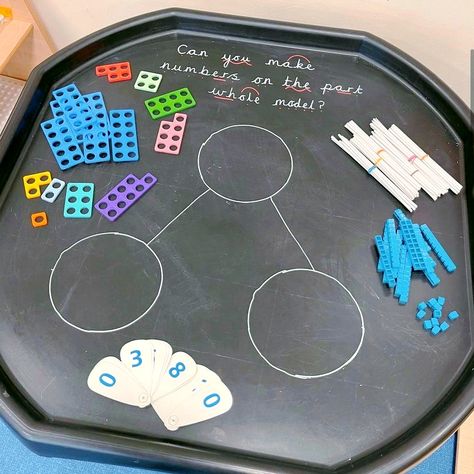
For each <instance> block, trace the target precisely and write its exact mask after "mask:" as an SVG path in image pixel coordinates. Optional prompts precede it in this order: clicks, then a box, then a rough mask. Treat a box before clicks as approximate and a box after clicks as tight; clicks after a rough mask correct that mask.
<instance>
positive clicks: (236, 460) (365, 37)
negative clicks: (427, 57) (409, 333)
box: [0, 8, 474, 473]
mask: <svg viewBox="0 0 474 474" xmlns="http://www.w3.org/2000/svg"><path fill="white" fill-rule="evenodd" d="M144 25H148V26H151V25H153V26H154V27H155V30H156V31H155V30H153V31H147V33H146V35H147V36H151V35H152V34H157V33H160V32H161V33H167V32H168V33H169V32H172V31H181V32H187V33H198V32H200V33H205V34H206V33H207V34H216V35H221V36H222V35H225V36H229V37H231V38H235V39H239V37H241V35H239V34H238V33H239V31H240V33H242V31H241V30H242V29H246V30H250V31H251V33H250V34H247V36H246V38H247V39H248V38H253V39H258V40H265V41H268V42H277V43H278V42H279V43H282V39H281V33H283V32H284V33H288V34H290V35H291V38H288V39H285V41H284V42H285V43H286V44H290V45H291V44H294V45H295V46H299V47H304V46H307V47H312V48H326V49H329V50H330V49H339V50H340V49H343V50H345V51H348V52H353V53H358V54H361V55H362V56H363V57H366V58H368V59H372V60H374V62H376V64H377V65H379V66H380V65H381V66H383V67H385V68H387V69H388V70H389V71H390V72H391V73H394V74H396V75H397V76H398V77H399V76H400V74H402V73H404V74H406V75H407V77H405V76H403V78H404V79H405V81H407V82H408V83H409V84H410V86H411V87H413V88H415V89H416V90H418V91H420V89H422V90H423V92H424V97H425V100H427V101H428V102H430V103H431V105H432V106H433V108H434V110H435V111H436V112H437V113H439V114H440V115H441V117H442V118H443V119H444V120H445V121H446V122H447V123H448V124H449V125H450V126H451V127H452V128H453V129H454V130H455V131H456V133H457V134H458V136H459V137H460V139H461V140H462V142H463V143H464V155H465V160H464V161H465V170H464V171H465V187H466V195H465V197H466V206H467V214H468V216H467V223H468V225H469V245H470V251H471V252H472V251H473V249H474V232H473V231H472V226H471V224H470V222H472V221H473V220H472V219H473V218H474V214H473V212H474V211H473V203H474V196H473V193H472V192H468V191H467V190H472V189H473V182H472V179H471V176H473V175H474V168H473V167H474V164H473V163H472V162H473V161H474V160H472V158H473V155H474V148H473V129H472V124H473V123H474V120H473V112H472V111H471V110H470V109H469V107H468V106H467V105H466V104H465V103H464V102H463V101H462V100H461V99H460V98H459V97H458V96H457V95H456V94H455V93H454V92H453V91H452V90H451V89H450V88H449V86H447V85H446V84H445V83H444V82H443V81H441V80H440V79H439V78H438V77H436V76H435V75H434V74H433V73H432V72H431V71H429V70H428V69H427V68H426V67H425V66H423V65H422V64H421V63H419V62H418V61H416V60H415V59H413V58H411V57H410V56H408V55H407V54H405V53H404V52H402V51H401V50H399V49H398V48H396V47H394V46H393V45H391V44H389V43H388V42H386V41H384V40H382V39H380V38H378V37H377V36H375V35H372V34H369V33H366V32H362V31H355V30H345V29H338V28H337V29H336V28H327V27H318V26H312V25H300V24H294V23H286V22H278V21H273V20H260V19H253V18H245V17H239V16H231V15H222V14H216V13H207V12H201V11H195V10H186V9H180V8H169V9H165V10H159V11H156V12H151V13H147V14H144V15H140V16H137V17H135V18H131V19H127V20H124V21H122V22H119V23H116V24H113V25H111V26H108V27H106V28H104V29H101V30H99V31H97V32H94V33H92V34H90V35H88V36H86V37H85V38H82V39H80V40H78V41H76V42H75V43H73V44H71V45H70V46H68V47H66V48H64V49H62V50H60V51H58V52H57V53H55V54H54V55H53V56H51V57H50V58H48V59H47V60H45V61H44V62H43V63H41V64H40V65H38V66H37V67H36V68H35V69H34V70H33V71H32V73H31V75H30V77H29V79H28V81H27V84H26V86H25V88H24V90H23V92H22V94H21V96H20V98H19V100H18V102H17V105H16V107H15V110H14V113H13V114H12V116H11V117H10V120H9V121H8V123H7V124H6V127H5V129H4V132H3V134H2V135H1V136H0V138H1V140H0V170H4V168H6V169H7V172H6V173H5V172H2V173H0V190H3V189H4V188H5V187H8V182H9V180H11V179H10V175H11V174H12V173H11V172H12V170H13V169H14V167H15V165H16V164H17V161H18V163H19V162H21V160H20V159H18V160H17V158H16V156H15V153H14V148H17V149H18V148H19V149H21V150H22V151H24V149H25V148H26V146H25V145H27V140H28V137H27V134H25V133H24V130H23V129H24V127H25V125H28V124H29V125H32V124H34V123H35V121H36V120H37V118H36V117H37V113H38V111H39V109H40V107H41V106H42V104H43V101H42V100H37V104H36V109H35V107H32V106H31V105H32V99H33V98H35V99H39V98H40V97H39V95H40V93H41V94H42V97H41V99H44V97H45V96H46V95H47V94H48V93H49V89H50V86H48V87H44V88H43V89H42V88H41V86H42V85H47V84H45V83H48V84H51V83H52V82H54V78H53V79H51V80H49V81H47V80H46V79H45V75H46V74H47V73H48V72H51V71H52V70H54V68H58V67H60V66H61V65H63V66H64V65H67V62H68V59H70V58H71V57H72V56H74V55H78V54H80V55H81V57H83V55H84V54H86V53H91V56H93V57H95V56H98V55H99V54H105V53H106V52H107V51H108V48H107V46H106V45H105V41H104V40H105V39H107V38H109V39H112V38H113V37H114V35H116V36H118V37H119V36H120V34H121V33H124V32H125V31H127V30H129V31H131V30H132V29H133V28H135V29H137V28H138V29H139V28H140V27H143V26H144ZM219 26H220V27H222V26H224V27H226V31H225V32H224V33H223V32H222V31H218V27H219ZM160 27H161V29H160ZM206 28H207V29H206ZM214 29H215V30H214ZM257 33H258V34H259V38H255V37H252V34H257ZM276 33H279V34H280V35H279V36H278V35H276ZM277 38H280V39H277ZM129 41H130V40H129V39H124V40H123V41H122V42H121V43H120V42H119V43H118V44H114V47H120V46H121V45H123V46H124V45H126V44H127V42H129ZM311 41H312V42H311ZM342 43H344V46H345V47H344V48H341V44H342ZM338 46H339V47H338ZM349 46H350V47H349ZM97 48H99V49H97ZM98 50H99V51H100V52H99V53H98V52H97V51H98ZM87 59H88V60H89V59H90V58H87ZM389 60H390V62H391V63H392V64H390V62H389ZM32 109H33V110H32ZM447 116H453V117H454V118H456V119H457V121H456V123H455V124H453V123H451V122H449V121H448V120H447ZM469 155H470V156H469ZM469 158H471V159H470V160H469ZM468 167H469V169H468ZM469 170H470V171H472V172H469ZM2 194H3V195H6V194H7V193H2ZM3 199H4V197H3V198H0V206H1V205H2V203H3ZM471 278H472V267H471ZM468 357H469V356H468ZM473 369H474V355H473V350H472V349H471V354H470V359H469V361H468V362H467V363H466V364H465V368H464V370H463V372H462V374H460V376H459V377H458V379H457V381H456V382H454V383H453V386H452V387H451V388H450V390H449V391H448V392H447V393H446V394H445V396H444V397H443V399H442V400H441V402H440V403H439V404H438V405H437V406H436V407H435V408H436V411H439V412H442V414H441V415H440V414H438V413H435V409H433V410H432V412H430V413H427V414H426V415H425V416H424V417H423V418H422V419H421V420H419V421H418V422H417V423H416V424H415V425H413V426H412V427H411V428H410V429H409V430H408V431H407V432H405V433H403V434H402V435H401V436H399V437H398V438H396V439H394V440H392V441H390V442H389V443H388V444H387V445H385V446H384V447H383V448H380V449H378V448H376V449H375V450H374V451H373V452H371V453H369V454H368V455H367V456H364V457H362V458H360V459H358V460H356V461H355V462H348V463H345V464H341V465H339V466H335V467H334V468H332V467H327V468H315V469H314V472H321V473H323V472H324V473H327V472H329V471H330V472H334V473H343V472H348V471H350V472H353V473H357V472H377V473H382V472H387V473H389V472H398V471H402V470H405V469H407V468H409V467H410V466H411V465H412V464H413V463H416V462H418V461H420V460H421V459H422V458H424V457H426V456H428V455H429V453H430V452H431V451H433V450H434V449H435V448H436V447H438V446H439V445H440V444H441V443H442V442H443V441H444V440H446V439H447V438H448V437H449V435H451V434H452V433H453V432H454V431H455V430H456V429H457V427H458V426H459V424H460V423H461V422H462V421H463V420H464V419H465V418H466V417H467V416H468V415H469V413H470V411H471V410H472V409H473V408H474V374H473V372H472V370H473ZM462 382H463V383H464V387H460V385H461V383H462ZM0 389H1V390H0V392H1V393H2V396H1V397H0V414H1V415H2V417H3V418H4V419H5V420H6V421H7V423H8V424H9V425H10V427H12V428H13V429H14V430H15V431H16V433H17V434H19V435H20V436H21V438H22V440H23V441H24V442H25V444H27V445H28V446H29V447H30V449H32V450H33V451H35V452H37V453H39V454H43V455H47V456H61V457H65V456H67V457H74V458H80V459H89V460H98V461H102V462H108V463H120V464H129V465H132V466H142V467H155V468H156V467H160V468H162V469H167V468H171V467H173V468H174V469H180V470H185V471H186V472H191V471H201V472H202V470H203V469H206V471H207V472H249V471H258V472H282V471H284V472H307V469H308V466H307V465H303V464H293V463H290V462H288V463H286V462H281V461H280V460H276V462H275V458H270V457H269V456H266V457H265V456H263V457H257V456H253V457H251V456H248V455H246V454H243V453H242V454H241V453H237V452H235V451H226V450H218V449H210V448H204V447H194V446H191V445H189V446H188V445H184V444H179V443H176V442H174V443H172V442H166V441H157V440H152V439H150V438H146V437H138V436H131V435H122V434H120V433H117V432H115V431H114V432H107V431H106V430H100V429H92V428H84V427H82V426H81V425H78V424H74V425H71V426H67V425H64V424H60V423H54V422H53V421H52V420H46V419H45V418H44V417H43V416H42V415H41V414H40V413H39V412H38V411H37V410H36V409H35V407H33V406H31V405H30V404H29V403H28V402H27V401H26V400H24V399H23V397H22V395H21V393H20V392H19V390H18V389H16V388H15V386H14V383H13V382H12V380H11V378H10V377H9V376H8V375H7V374H6V373H5V371H4V369H3V367H0ZM5 394H7V395H5ZM427 419H428V420H430V421H429V422H428V423H426V420H427ZM419 425H424V426H421V427H420V426H419ZM157 448H159V452H157ZM272 459H273V462H272Z"/></svg>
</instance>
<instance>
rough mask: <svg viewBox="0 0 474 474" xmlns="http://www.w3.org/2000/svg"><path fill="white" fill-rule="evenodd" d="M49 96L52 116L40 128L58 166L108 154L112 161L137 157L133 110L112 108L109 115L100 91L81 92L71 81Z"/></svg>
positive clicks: (104, 157) (90, 161)
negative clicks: (51, 98)
mask: <svg viewBox="0 0 474 474" xmlns="http://www.w3.org/2000/svg"><path fill="white" fill-rule="evenodd" d="M53 96H54V100H52V101H51V102H50V107H51V110H52V112H53V116H54V118H52V119H51V120H46V121H45V122H43V123H42V124H41V128H42V129H43V133H44V135H45V137H46V140H47V141H48V144H49V146H50V148H51V151H52V152H53V155H54V157H55V159H56V162H57V164H58V166H59V168H60V169H61V170H63V171H64V170H67V169H69V168H72V167H74V166H76V165H78V164H80V163H85V164H88V165H89V164H96V163H103V162H107V161H110V160H111V158H112V161H115V162H123V161H137V160H138V159H139V155H138V146H137V129H136V121H135V112H134V111H133V110H129V109H127V110H117V109H116V110H113V111H110V117H109V114H108V112H107V109H106V107H105V102H104V98H103V96H102V93H101V92H92V93H90V94H85V95H82V94H81V92H80V91H79V89H78V88H77V87H76V85H75V84H69V85H67V86H64V87H61V88H60V89H57V90H55V91H53ZM122 122H123V123H122ZM111 150H112V151H111Z"/></svg>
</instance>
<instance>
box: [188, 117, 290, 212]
mask: <svg viewBox="0 0 474 474" xmlns="http://www.w3.org/2000/svg"><path fill="white" fill-rule="evenodd" d="M197 165H198V170H199V175H200V177H201V179H202V181H203V182H204V184H205V185H206V186H207V187H208V188H209V189H210V190H211V191H212V192H213V193H214V194H216V195H217V196H219V197H221V198H223V199H226V200H227V201H233V202H238V203H244V204H250V203H256V202H260V201H264V200H266V199H270V198H272V197H273V196H275V195H276V194H278V193H279V192H280V191H281V190H282V189H283V188H284V187H285V186H286V185H287V184H288V181H289V180H290V178H291V175H292V173H293V156H292V154H291V151H290V149H289V148H288V146H287V144H286V143H285V142H284V141H283V139H282V138H281V137H280V136H278V135H277V134H276V133H273V132H272V131H270V130H268V129H266V128H263V127H259V126H257V125H230V126H228V127H225V128H222V129H220V130H217V131H216V132H214V133H212V134H211V135H210V136H209V137H208V138H207V140H206V141H205V142H204V143H203V144H202V145H201V147H200V148H199V152H198V158H197Z"/></svg>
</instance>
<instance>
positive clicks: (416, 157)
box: [331, 118, 462, 212]
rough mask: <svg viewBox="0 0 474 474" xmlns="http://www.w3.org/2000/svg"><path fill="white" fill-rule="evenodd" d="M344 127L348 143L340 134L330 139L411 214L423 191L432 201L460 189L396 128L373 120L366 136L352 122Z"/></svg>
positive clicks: (458, 185) (455, 182) (452, 179)
mask: <svg viewBox="0 0 474 474" xmlns="http://www.w3.org/2000/svg"><path fill="white" fill-rule="evenodd" d="M345 127H346V128H347V129H348V130H349V131H350V132H352V134H353V137H352V138H351V139H350V140H348V139H347V138H346V137H344V136H343V135H341V134H339V135H338V136H339V140H338V139H337V138H336V137H334V136H332V137H331V140H332V141H333V142H334V143H336V144H337V145H338V146H339V147H341V148H342V149H343V150H344V151H345V152H346V153H347V154H348V155H350V156H351V157H352V158H353V159H354V160H355V161H356V162H357V163H359V165H360V166H362V168H364V169H365V170H366V171H367V173H369V174H370V175H371V176H372V177H373V178H375V179H376V180H377V181H378V182H379V183H380V184H381V185H382V186H383V187H384V188H385V189H386V190H387V191H388V192H390V193H391V194H392V196H394V197H395V198H396V199H398V201H400V202H401V203H402V204H403V205H404V206H405V207H406V208H407V209H408V210H409V211H410V212H413V211H414V210H415V209H416V208H417V205H416V204H415V203H414V199H415V198H417V197H418V196H419V191H420V190H421V189H423V190H424V191H425V192H426V193H427V194H428V195H429V196H430V197H431V199H433V201H436V199H438V197H440V196H442V195H443V194H446V193H447V192H448V191H449V190H451V191H452V192H453V193H455V194H458V193H459V192H460V191H461V189H462V186H461V184H459V183H458V182H457V181H456V180H455V179H454V178H453V177H452V176H451V175H450V174H449V173H447V172H446V171H445V170H444V169H443V168H442V167H441V166H440V165H439V164H438V163H436V161H434V160H433V159H432V158H431V157H430V156H429V155H428V154H427V153H425V152H424V151H423V150H422V149H421V148H420V147H419V146H418V145H417V144H416V143H415V142H414V141H413V140H411V139H410V138H409V137H408V136H407V135H406V134H405V133H403V132H402V131H401V130H400V129H399V128H398V127H397V126H396V125H392V126H391V127H390V128H386V127H385V126H384V125H383V124H382V122H380V120H378V119H376V118H374V119H373V120H372V122H371V123H370V127H371V128H372V133H371V134H370V135H368V134H367V133H365V132H364V130H362V129H361V128H360V127H359V126H358V125H357V124H356V123H355V122H354V121H353V120H351V121H350V122H347V123H346V125H345Z"/></svg>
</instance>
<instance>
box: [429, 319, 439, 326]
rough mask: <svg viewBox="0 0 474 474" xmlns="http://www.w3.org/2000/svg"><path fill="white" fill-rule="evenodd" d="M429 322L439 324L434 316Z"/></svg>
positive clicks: (434, 324)
mask: <svg viewBox="0 0 474 474" xmlns="http://www.w3.org/2000/svg"><path fill="white" fill-rule="evenodd" d="M431 324H432V325H433V326H439V320H438V319H436V318H431Z"/></svg>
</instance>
